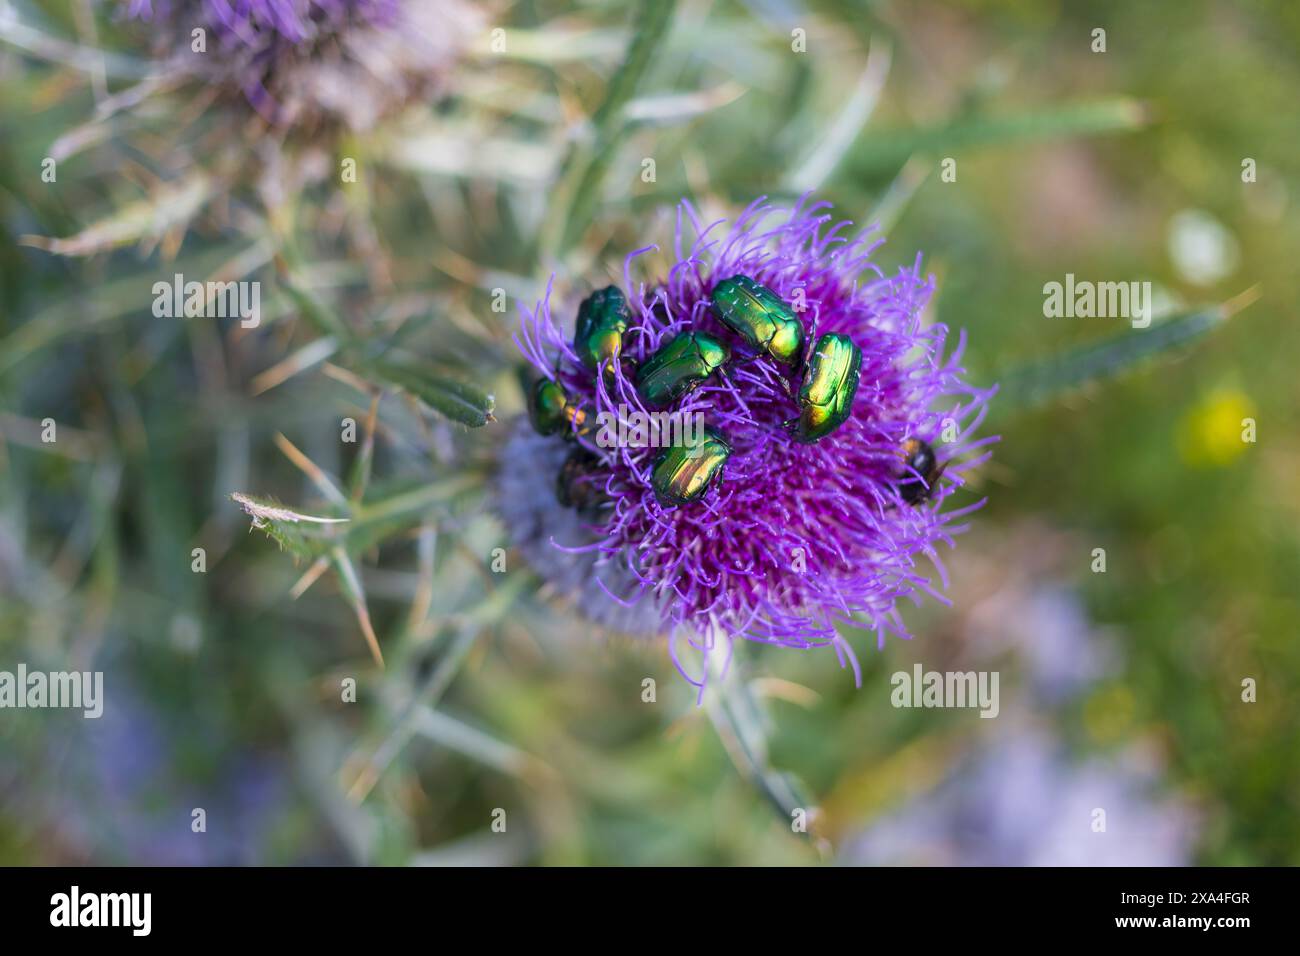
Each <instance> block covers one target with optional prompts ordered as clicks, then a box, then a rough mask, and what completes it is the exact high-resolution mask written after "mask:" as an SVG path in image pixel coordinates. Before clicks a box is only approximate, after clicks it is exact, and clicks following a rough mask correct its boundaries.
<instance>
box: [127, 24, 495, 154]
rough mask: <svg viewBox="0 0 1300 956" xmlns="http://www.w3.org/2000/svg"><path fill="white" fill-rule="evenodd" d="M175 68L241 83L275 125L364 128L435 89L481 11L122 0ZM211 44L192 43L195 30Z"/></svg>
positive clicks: (231, 83) (247, 96)
mask: <svg viewBox="0 0 1300 956" xmlns="http://www.w3.org/2000/svg"><path fill="white" fill-rule="evenodd" d="M123 3H124V7H125V11H124V12H125V16H126V17H127V18H128V19H134V20H139V21H144V22H148V23H150V24H151V25H152V26H153V27H154V29H155V34H156V39H157V41H158V47H159V50H160V52H163V53H164V54H165V55H166V56H167V58H168V63H169V65H170V66H171V67H172V68H173V69H174V70H176V71H179V72H185V73H192V74H194V75H195V76H196V77H198V78H199V79H201V80H203V81H204V82H205V83H209V84H215V85H217V86H220V87H229V88H231V89H234V90H238V92H239V93H241V94H242V95H243V97H244V98H245V99H246V100H247V102H248V103H249V105H251V106H252V107H253V108H254V109H255V110H256V111H257V113H258V114H259V115H260V116H261V117H262V118H263V119H264V120H266V121H267V122H268V123H270V124H272V125H276V126H282V127H286V126H290V125H314V124H316V123H320V122H322V121H326V120H336V121H341V122H342V123H343V124H345V125H346V126H348V127H349V128H351V129H354V130H360V129H366V128H369V127H370V126H372V125H373V124H374V122H375V121H376V120H377V119H378V118H379V117H380V116H382V115H384V114H385V113H387V112H389V111H391V110H392V109H394V108H395V107H397V106H400V105H402V104H404V103H406V102H410V101H412V100H415V99H419V98H421V97H427V96H428V95H429V94H431V93H436V92H437V89H438V86H439V82H440V81H441V80H442V79H444V78H445V75H446V74H447V73H448V72H449V69H450V65H451V63H452V62H454V60H455V59H456V56H457V54H458V53H459V52H460V50H461V49H463V48H464V46H465V45H466V44H467V41H468V38H469V37H470V36H471V35H472V34H473V33H475V32H477V31H478V29H479V28H480V27H481V25H482V14H481V13H480V12H479V11H476V10H475V9H474V8H473V7H471V6H470V5H469V4H468V3H466V2H463V0H442V2H439V3H423V2H415V0H123ZM195 29H202V30H204V31H205V34H206V37H205V42H211V44H212V48H211V49H206V50H204V51H203V52H195V51H194V50H193V48H192V39H193V34H192V31H194V30H195Z"/></svg>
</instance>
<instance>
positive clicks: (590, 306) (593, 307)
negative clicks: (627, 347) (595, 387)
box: [573, 285, 628, 369]
mask: <svg viewBox="0 0 1300 956" xmlns="http://www.w3.org/2000/svg"><path fill="white" fill-rule="evenodd" d="M627 324H628V310H627V299H626V298H624V296H623V293H622V291H620V290H619V288H618V286H614V285H611V286H606V287H605V288H603V289H600V290H598V291H596V292H593V293H592V294H591V295H589V296H587V298H585V299H583V300H582V305H580V306H578V326H577V330H576V331H575V332H574V335H573V349H574V351H576V352H577V353H578V358H580V359H581V360H582V364H583V365H585V366H587V368H589V369H607V368H609V367H610V365H611V364H612V363H614V362H617V361H618V357H619V355H620V354H621V353H622V351H623V333H624V332H626V331H627Z"/></svg>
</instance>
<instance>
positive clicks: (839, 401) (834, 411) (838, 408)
mask: <svg viewBox="0 0 1300 956" xmlns="http://www.w3.org/2000/svg"><path fill="white" fill-rule="evenodd" d="M861 368H862V351H861V350H860V349H859V348H858V347H857V346H856V345H854V344H853V340H852V339H850V338H849V337H848V336H847V335H837V334H836V333H834V332H827V333H826V334H825V335H823V336H822V337H821V338H819V339H818V340H817V345H816V346H815V347H814V348H813V353H812V358H810V359H809V360H808V369H807V371H806V372H805V373H804V377H803V384H802V385H801V386H799V426H798V429H797V430H796V435H797V437H798V439H799V440H800V441H802V442H815V441H817V440H818V439H821V438H825V437H826V436H827V435H829V434H830V433H831V432H833V431H835V429H837V428H839V427H840V426H841V425H843V424H844V422H845V420H846V419H847V418H848V417H849V412H850V411H851V410H852V408H853V396H854V395H856V394H857V392H858V373H859V371H860V369H861Z"/></svg>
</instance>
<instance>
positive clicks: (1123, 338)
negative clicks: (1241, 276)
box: [998, 289, 1258, 408]
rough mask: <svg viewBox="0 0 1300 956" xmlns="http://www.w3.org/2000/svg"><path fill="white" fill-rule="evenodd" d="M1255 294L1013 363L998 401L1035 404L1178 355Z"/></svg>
mask: <svg viewBox="0 0 1300 956" xmlns="http://www.w3.org/2000/svg"><path fill="white" fill-rule="evenodd" d="M1257 297H1258V295H1257V293H1256V291H1255V290H1253V289H1252V290H1250V291H1248V292H1247V293H1244V294H1243V295H1241V296H1238V297H1237V298H1236V299H1234V300H1233V301H1232V302H1228V303H1225V304H1223V305H1216V306H1209V307H1206V308H1201V309H1195V310H1193V311H1191V312H1185V313H1182V314H1180V315H1175V316H1172V317H1170V318H1167V319H1165V320H1163V321H1160V322H1153V323H1152V324H1151V326H1150V327H1149V328H1146V329H1137V328H1126V329H1125V330H1124V331H1123V332H1120V333H1118V334H1116V335H1112V336H1107V337H1106V338H1103V339H1101V340H1100V341H1097V342H1089V343H1087V344H1086V345H1082V346H1079V347H1077V348H1074V349H1070V350H1068V351H1066V352H1064V353H1062V354H1061V355H1058V356H1056V357H1054V358H1050V359H1047V360H1045V361H1041V362H1033V363H1030V364H1028V365H1024V366H1021V367H1020V368H1016V369H1012V370H1011V371H1010V372H1008V373H1007V374H1006V375H1004V376H1002V378H1001V380H1000V386H999V387H1000V391H1001V393H1002V394H1001V397H1000V400H999V402H998V404H999V405H1000V406H1002V407H1004V408H1023V407H1026V406H1034V405H1039V404H1042V403H1044V402H1047V401H1050V400H1052V399H1054V398H1056V397H1058V396H1059V395H1061V394H1063V393H1065V392H1068V391H1070V390H1072V389H1076V388H1079V387H1081V386H1084V385H1087V384H1089V383H1092V382H1098V381H1103V380H1106V379H1110V378H1115V377H1116V376H1119V375H1122V374H1123V373H1125V372H1127V371H1129V370H1131V369H1133V368H1135V367H1137V366H1139V365H1141V364H1143V363H1144V362H1147V361H1150V360H1153V359H1156V358H1160V357H1173V356H1177V355H1178V354H1180V353H1182V352H1184V351H1186V349H1187V347H1189V346H1190V345H1192V344H1193V343H1195V342H1196V341H1197V340H1199V339H1201V338H1203V337H1204V336H1206V335H1207V334H1209V333H1210V332H1211V331H1213V330H1214V329H1216V328H1218V327H1219V326H1220V325H1222V324H1223V323H1224V322H1225V321H1226V320H1227V319H1228V317H1229V316H1231V315H1233V314H1235V313H1236V312H1238V311H1240V310H1241V309H1243V308H1245V307H1246V306H1247V305H1249V304H1250V303H1251V302H1253V301H1254V300H1255V299H1256V298H1257Z"/></svg>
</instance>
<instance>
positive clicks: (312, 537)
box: [230, 492, 348, 559]
mask: <svg viewBox="0 0 1300 956" xmlns="http://www.w3.org/2000/svg"><path fill="white" fill-rule="evenodd" d="M230 498H231V500H232V501H234V502H235V503H236V504H238V505H239V506H240V507H241V508H243V509H244V513H245V514H246V515H248V516H249V517H250V518H252V519H253V525H252V526H253V527H254V528H256V529H257V530H259V531H262V532H264V533H265V534H266V535H267V537H269V538H271V539H272V540H274V541H275V542H276V543H277V544H278V545H280V548H281V550H283V551H288V552H289V553H290V554H292V555H294V557H297V558H306V559H314V558H315V557H317V556H318V555H319V554H320V553H321V552H322V551H323V550H324V542H325V538H324V537H323V536H322V535H320V534H318V533H313V532H312V531H311V530H309V529H310V526H311V525H333V524H342V523H344V522H346V521H347V520H348V519H347V518H321V517H317V516H315V515H308V514H303V513H301V512H298V511H294V510H292V509H290V508H286V507H284V506H283V505H281V504H279V503H278V502H276V501H274V500H272V499H270V498H255V497H253V496H252V495H246V494H241V493H240V492H235V493H233V494H232V495H231V496H230Z"/></svg>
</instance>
